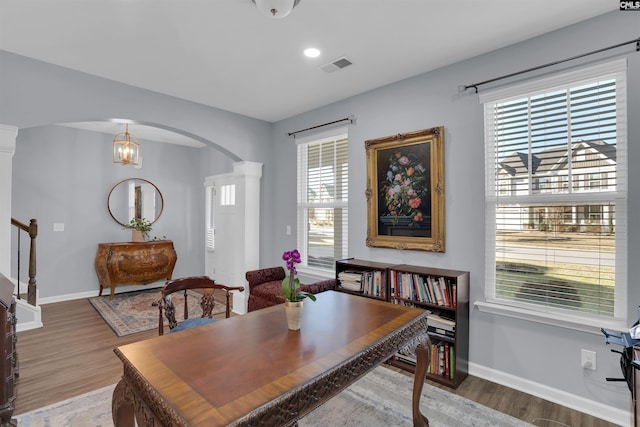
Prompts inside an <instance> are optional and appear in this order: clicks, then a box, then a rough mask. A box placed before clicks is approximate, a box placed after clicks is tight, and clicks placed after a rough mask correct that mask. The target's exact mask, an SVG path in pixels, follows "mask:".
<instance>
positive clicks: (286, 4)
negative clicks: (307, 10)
mask: <svg viewBox="0 0 640 427" xmlns="http://www.w3.org/2000/svg"><path fill="white" fill-rule="evenodd" d="M251 1H252V2H253V3H255V5H256V6H257V7H258V9H260V10H261V11H263V12H264V13H266V14H267V15H269V16H270V17H272V18H284V17H285V16H287V15H288V14H290V13H291V11H292V10H293V8H294V7H296V6H297V5H298V3H300V0H251Z"/></svg>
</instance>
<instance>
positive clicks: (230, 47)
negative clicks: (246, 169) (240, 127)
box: [0, 0, 619, 137]
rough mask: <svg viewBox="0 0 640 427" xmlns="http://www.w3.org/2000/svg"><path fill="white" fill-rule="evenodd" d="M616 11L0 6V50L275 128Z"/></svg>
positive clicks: (183, 3)
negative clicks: (282, 11) (269, 11)
mask: <svg viewBox="0 0 640 427" xmlns="http://www.w3.org/2000/svg"><path fill="white" fill-rule="evenodd" d="M618 7H619V2H618V1H617V0H562V1H561V0H455V1H453V0H301V1H300V4H299V5H298V7H296V8H295V9H294V10H293V12H292V13H291V14H290V15H289V16H287V17H285V18H283V19H272V18H269V17H267V16H266V15H264V14H263V13H262V12H260V11H259V10H258V9H257V8H256V6H255V5H254V4H253V2H252V1H251V0H56V1H52V0H0V49H2V50H6V51H9V52H13V53H17V54H20V55H24V56H28V57H31V58H35V59H39V60H43V61H46V62H50V63H53V64H57V65H61V66H64V67H68V68H71V69H75V70H79V71H83V72H86V73H89V74H93V75H96V76H100V77H105V78H108V79H112V80H116V81H119V82H123V83H127V84H130V85H134V86H138V87H141V88H145V89H149V90H153V91H156V92H160V93H164V94H168V95H172V96H176V97H179V98H184V99H187V100H191V101H194V102H198V103H201V104H205V105H210V106H213V107H217V108H221V109H224V110H228V111H232V112H235V113H239V114H243V115H246V116H250V117H254V118H258V119H262V120H266V121H269V122H275V121H278V120H282V119H285V118H288V117H291V116H293V115H296V114H299V113H303V112H306V111H309V110H312V109H315V108H318V107H321V106H324V105H327V104H330V103H332V102H335V101H339V100H341V99H345V98H348V97H351V96H354V95H357V94H359V93H363V92H366V91H368V90H371V89H374V88H377V87H380V86H383V85H386V84H389V83H392V82H395V81H398V80H402V79H405V78H408V77H411V76H414V75H418V74H421V73H424V72H426V71H429V70H433V69H436V68H440V67H443V66H446V65H448V64H451V63H454V62H457V61H461V60H464V59H466V58H470V57H473V56H476V55H479V54H482V53H485V52H488V51H491V50H494V49H497V48H500V47H503V46H507V45H510V44H513V43H516V42H519V41H522V40H526V39H529V38H531V37H535V36H537V35H540V34H543V33H546V32H549V31H552V30H554V29H557V28H561V27H564V26H567V25H570V24H573V23H575V22H579V21H582V20H584V19H588V18H591V17H594V16H597V15H601V14H604V13H607V12H610V11H613V10H617V9H618ZM307 47H316V48H318V49H320V50H321V51H322V54H321V56H320V57H318V58H315V59H310V58H306V57H305V56H303V54H302V51H303V49H305V48H307ZM340 57H346V58H348V59H349V60H350V61H351V62H352V63H353V65H351V66H349V67H347V68H344V69H341V70H339V71H335V72H333V73H327V72H325V71H322V70H321V69H320V67H321V66H323V65H325V64H328V63H329V62H332V61H333V60H335V59H338V58H340ZM558 59H563V58H558ZM460 83H461V84H465V83H473V82H460ZM139 137H140V136H139Z"/></svg>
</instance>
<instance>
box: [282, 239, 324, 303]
mask: <svg viewBox="0 0 640 427" xmlns="http://www.w3.org/2000/svg"><path fill="white" fill-rule="evenodd" d="M282 259H283V260H284V261H285V262H286V263H287V270H288V271H289V275H288V276H286V277H285V278H284V280H283V281H282V292H284V297H285V299H286V300H287V301H292V302H295V301H302V300H303V299H305V298H309V299H310V300H311V301H315V300H316V297H315V295H313V294H310V293H308V292H303V291H300V290H299V289H300V279H298V278H297V277H296V273H297V271H296V264H300V263H301V262H302V260H301V259H300V252H298V250H297V249H294V250H292V251H285V252H284V253H283V254H282Z"/></svg>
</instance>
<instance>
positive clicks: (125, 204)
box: [107, 178, 164, 227]
mask: <svg viewBox="0 0 640 427" xmlns="http://www.w3.org/2000/svg"><path fill="white" fill-rule="evenodd" d="M107 205H108V207H109V214H110V215H111V217H112V218H113V219H114V220H115V221H116V222H117V223H118V224H120V225H122V226H123V227H125V226H127V225H129V222H130V221H131V220H132V219H134V218H136V219H143V218H144V219H146V220H147V221H149V222H151V223H152V224H153V223H154V222H156V221H157V220H158V218H160V215H161V214H162V210H163V209H164V199H163V198H162V193H160V190H158V187H156V186H155V185H154V184H153V183H152V182H150V181H147V180H146V179H142V178H129V179H125V180H122V181H120V182H119V183H117V184H116V185H114V186H113V188H112V189H111V191H109V197H108V198H107Z"/></svg>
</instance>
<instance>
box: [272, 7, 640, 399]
mask: <svg viewBox="0 0 640 427" xmlns="http://www.w3.org/2000/svg"><path fill="white" fill-rule="evenodd" d="M638 24H640V15H638V14H637V13H636V14H633V13H625V12H612V13H610V14H607V15H604V16H602V17H598V18H596V19H592V20H589V21H585V22H583V23H580V24H577V25H574V26H571V27H567V28H564V29H562V30H559V31H556V32H553V33H549V34H547V35H544V36H542V37H538V38H536V39H532V40H529V41H527V42H524V43H520V44H518V45H514V46H510V47H508V48H505V49H501V50H498V51H495V52H491V53H488V54H485V55H481V56H478V57H476V58H473V59H471V60H467V61H464V62H460V63H458V64H455V65H452V66H449V67H446V68H443V69H440V70H437V71H434V72H430V73H427V74H423V75H419V76H416V77H414V78H411V79H407V80H404V81H401V82H397V83H394V84H391V85H388V86H386V87H383V88H380V89H378V90H374V91H371V92H368V93H365V94H362V95H360V96H356V97H352V98H349V99H347V100H344V101H342V102H338V103H335V104H332V105H329V106H326V107H324V108H321V109H318V110H315V111H312V112H309V113H305V114H300V115H299V116H296V117H294V118H291V119H288V120H284V121H282V122H279V123H276V124H275V125H274V129H273V131H274V144H275V150H274V152H275V153H278V158H277V159H274V161H278V162H280V164H282V165H286V164H294V162H295V149H294V147H293V146H294V142H293V140H292V138H290V137H288V136H287V132H291V131H295V130H298V129H304V128H307V127H309V126H313V125H317V124H320V123H325V122H330V121H333V120H336V119H339V118H342V117H346V116H349V115H351V114H354V115H356V116H357V118H358V121H357V124H356V125H352V126H350V127H349V177H350V178H349V192H350V193H349V255H350V256H352V257H356V258H362V259H370V260H376V261H384V262H391V263H408V264H415V265H426V266H433V267H443V268H454V269H460V270H467V271H470V273H471V301H472V302H473V301H478V300H479V301H483V300H484V286H483V282H484V273H485V267H484V262H485V260H484V256H483V254H484V238H485V231H484V227H485V221H484V164H483V159H484V128H483V109H482V105H481V104H480V103H479V101H478V96H477V95H475V94H473V93H471V94H469V95H467V96H459V95H458V86H459V85H464V84H470V83H474V82H479V81H483V80H487V79H490V78H493V77H497V76H501V75H505V74H508V73H512V72H515V71H520V70H523V69H527V68H530V67H535V66H537V65H541V64H545V63H549V62H553V61H556V60H559V59H564V58H568V57H572V56H575V55H578V54H581V53H585V52H589V51H593V50H596V49H598V48H602V47H606V46H610V45H615V44H618V43H621V42H624V41H629V40H634V39H636V38H637V37H638V31H637V28H639V26H638ZM613 29H615V31H613ZM634 48H635V46H634V45H629V46H627V47H626V48H621V49H617V50H615V51H612V52H608V53H606V54H601V55H598V56H595V57H590V58H587V59H586V60H582V61H575V62H573V63H571V64H568V65H567V66H565V67H561V66H560V67H555V68H554V69H553V70H554V71H558V70H561V69H563V68H566V67H572V66H575V65H577V64H581V63H582V64H586V63H588V62H593V61H595V60H603V59H605V58H607V57H612V56H616V55H620V54H621V53H622V52H627V56H628V66H629V68H628V79H629V82H628V87H629V92H628V97H629V100H628V107H629V115H628V121H629V124H628V132H629V164H630V165H632V166H631V169H630V171H629V182H630V188H629V212H630V213H633V212H635V211H637V210H638V208H639V207H640V206H639V203H640V197H639V191H638V190H639V188H638V183H640V176H639V175H640V169H638V168H634V167H633V165H634V164H635V162H634V159H635V160H638V159H640V147H639V146H638V135H640V129H638V127H639V123H640V120H639V114H640V105H639V103H640V81H639V80H640V79H639V78H638V76H640V54H639V53H636V52H635V49H634ZM549 71H550V70H544V72H545V73H548V72H549ZM341 72H347V73H348V72H349V69H345V70H343V71H341ZM541 74H542V72H538V73H533V74H531V75H541ZM531 75H529V76H525V77H531ZM514 80H515V79H512V80H511V81H514ZM507 82H508V81H507ZM507 82H504V81H503V82H500V83H499V84H505V83H507ZM483 89H485V90H486V89H487V88H484V87H483ZM433 126H444V128H445V169H446V170H445V182H446V253H444V254H435V253H421V252H417V251H404V252H403V251H395V250H387V249H379V248H368V247H366V246H365V237H366V226H367V224H366V199H365V197H364V191H365V189H366V166H365V151H364V145H363V143H364V141H366V140H368V139H372V138H377V137H383V136H387V135H394V134H397V133H403V132H409V131H413V130H419V129H425V128H429V127H433ZM288 177H289V174H288V173H285V172H284V171H280V170H279V171H278V174H277V176H276V177H275V179H276V182H275V183H273V184H271V185H272V186H274V187H277V188H281V189H282V191H280V192H279V193H271V194H272V197H273V199H272V203H273V206H278V207H285V206H293V203H294V202H295V200H294V199H293V197H292V196H291V195H293V194H295V182H292V181H290V180H289V178H288ZM269 214H271V215H272V216H271V217H270V218H271V219H270V220H268V221H267V222H268V223H269V224H271V227H269V228H268V229H265V230H264V231H263V233H262V235H263V237H264V238H265V240H268V241H274V242H277V245H278V246H277V249H278V250H276V251H274V252H275V253H274V254H273V257H272V258H271V259H270V260H268V261H267V257H266V256H265V254H264V253H263V260H264V262H265V263H267V264H277V263H278V258H277V255H278V254H279V253H281V251H282V250H283V249H286V248H291V247H295V244H296V241H295V235H292V236H286V235H285V229H286V225H292V226H294V227H295V216H294V211H293V209H283V210H276V209H274V210H273V211H272V212H270V213H269ZM270 233H273V236H270ZM639 236H640V219H639V218H638V216H637V215H633V214H631V215H630V217H629V254H630V255H629V261H630V262H629V264H630V265H629V283H630V285H629V287H630V289H629V298H628V302H627V305H628V307H627V309H628V312H629V326H630V325H631V323H632V322H633V321H634V320H635V316H636V311H635V307H636V306H638V305H639V304H640V290H639V289H638V287H637V286H635V282H636V281H637V280H636V279H637V278H638V277H640V266H638V263H637V262H635V258H636V257H634V256H633V255H632V254H634V253H637V251H638V249H639V248H638V242H639V241H640V239H638V237H639ZM470 316H471V320H470V321H471V337H470V360H471V362H472V363H473V364H477V365H480V366H482V367H484V368H486V370H489V371H491V370H495V371H498V372H500V376H502V377H509V376H510V375H512V376H513V377H514V382H515V381H521V380H522V381H525V382H526V381H533V382H536V383H540V384H542V385H545V386H548V387H552V388H554V389H557V390H559V391H565V392H569V393H573V394H576V395H578V396H583V397H585V398H587V399H592V400H595V401H597V402H601V403H603V404H605V405H611V406H614V407H617V408H621V409H624V410H628V408H629V401H630V394H629V390H628V389H627V388H626V385H625V384H624V383H605V380H604V378H605V377H606V376H612V377H619V376H620V375H621V373H620V369H619V367H618V356H617V355H615V354H613V353H611V352H610V351H609V348H608V347H606V346H605V342H604V337H603V336H602V335H599V334H598V335H596V334H589V333H583V332H577V331H574V330H570V329H564V328H560V327H556V326H549V325H543V324H539V323H532V322H528V321H524V320H517V319H513V318H509V317H502V316H496V315H489V314H486V313H481V312H479V311H478V309H477V308H474V307H473V306H472V308H471V313H470ZM582 348H585V349H590V350H594V351H596V352H597V366H598V370H597V371H583V370H582V368H581V366H580V351H581V349H582ZM560 393H561V392H560Z"/></svg>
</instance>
